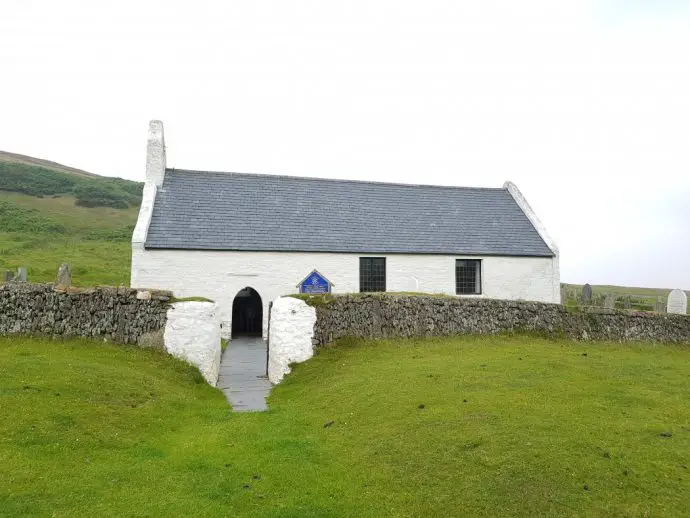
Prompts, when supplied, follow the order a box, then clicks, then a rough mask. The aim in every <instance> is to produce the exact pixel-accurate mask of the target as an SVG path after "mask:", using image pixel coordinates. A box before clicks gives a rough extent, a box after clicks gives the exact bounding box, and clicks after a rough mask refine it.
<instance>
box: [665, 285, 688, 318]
mask: <svg viewBox="0 0 690 518" xmlns="http://www.w3.org/2000/svg"><path fill="white" fill-rule="evenodd" d="M666 311H667V312H668V313H675V314H678V315H685V314H687V312H688V296H687V295H686V294H685V292H684V291H683V290H673V291H672V292H671V293H669V294H668V304H667V305H666Z"/></svg>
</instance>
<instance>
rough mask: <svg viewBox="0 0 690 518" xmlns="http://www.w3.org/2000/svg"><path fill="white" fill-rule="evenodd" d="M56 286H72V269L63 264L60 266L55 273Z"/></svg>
mask: <svg viewBox="0 0 690 518" xmlns="http://www.w3.org/2000/svg"><path fill="white" fill-rule="evenodd" d="M57 285H58V286H72V267H71V266H70V265H69V264H67V263H65V264H61V265H60V268H59V269H58V273H57Z"/></svg>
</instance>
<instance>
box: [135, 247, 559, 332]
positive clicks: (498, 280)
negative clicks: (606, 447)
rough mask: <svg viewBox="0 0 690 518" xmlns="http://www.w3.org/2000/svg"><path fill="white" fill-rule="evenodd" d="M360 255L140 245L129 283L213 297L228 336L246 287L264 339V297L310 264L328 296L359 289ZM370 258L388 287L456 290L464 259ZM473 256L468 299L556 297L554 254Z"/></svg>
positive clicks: (290, 284)
mask: <svg viewBox="0 0 690 518" xmlns="http://www.w3.org/2000/svg"><path fill="white" fill-rule="evenodd" d="M366 255H367V254H330V253H293V252H214V251H196V250H189V251H185V250H145V249H143V247H139V246H133V251H132V278H131V286H132V287H135V288H160V289H167V290H172V291H173V292H174V294H175V295H176V296H177V297H193V296H204V297H207V298H209V299H211V300H214V301H215V302H217V303H218V305H219V308H220V318H221V320H222V322H223V335H224V336H226V337H227V336H228V334H229V333H230V329H231V327H230V325H231V322H230V319H231V315H232V301H233V299H234V297H235V295H236V294H237V292H238V291H239V290H241V289H242V288H244V287H246V286H251V287H252V288H254V289H255V290H256V291H257V292H258V293H259V295H261V299H262V301H263V305H264V323H263V330H264V336H266V330H267V323H268V321H267V319H268V303H269V302H270V301H273V300H275V299H276V298H278V297H280V296H281V295H288V294H292V293H296V292H297V284H298V283H299V282H300V281H301V280H302V279H303V278H304V277H306V276H307V275H308V274H309V273H310V272H311V271H312V270H314V269H317V270H318V271H319V272H320V273H321V274H323V275H324V276H325V277H326V278H328V280H330V281H331V282H332V283H333V284H334V286H333V292H334V293H351V292H358V291H359V258H360V257H364V256H366ZM368 255H370V256H372V257H386V277H387V279H386V282H387V286H386V288H387V291H417V292H426V293H445V294H449V295H454V294H455V260H456V259H461V258H463V256H441V255H404V254H394V255H385V254H368ZM473 259H482V294H481V295H471V296H475V297H477V296H478V297H488V298H496V299H507V300H516V299H523V300H530V301H538V302H552V303H559V302H560V275H559V271H558V258H557V257H555V258H551V257H542V258H531V257H523V258H520V257H473Z"/></svg>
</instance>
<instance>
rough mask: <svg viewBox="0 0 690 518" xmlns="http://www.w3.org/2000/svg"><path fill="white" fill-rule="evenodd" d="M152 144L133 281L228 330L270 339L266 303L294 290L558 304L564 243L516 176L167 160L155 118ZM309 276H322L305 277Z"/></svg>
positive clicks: (135, 245) (135, 241)
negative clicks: (207, 311) (448, 176)
mask: <svg viewBox="0 0 690 518" xmlns="http://www.w3.org/2000/svg"><path fill="white" fill-rule="evenodd" d="M147 152H148V154H147V160H146V183H145V185H144V190H143V200H142V204H141V208H140V212H139V218H138V220H137V224H136V227H135V229H134V233H133V235H132V276H131V282H130V284H131V286H132V287H135V288H142V289H169V290H172V291H173V293H174V294H175V296H176V297H178V298H187V297H198V296H201V297H206V298H208V299H211V300H213V301H215V302H216V303H217V304H218V307H219V312H220V318H221V321H222V326H223V329H222V333H223V336H224V337H225V338H229V337H230V335H232V334H253V333H255V332H256V326H257V325H258V329H259V332H260V334H261V335H263V336H264V337H265V336H266V334H267V324H268V314H269V311H268V308H269V304H270V303H271V302H272V301H274V300H276V299H277V298H278V297H280V296H283V295H289V294H294V293H296V292H298V291H300V290H302V291H305V292H309V291H313V292H318V291H330V292H331V293H333V294H337V293H352V292H422V293H438V294H446V295H450V296H453V297H458V298H473V299H504V300H526V301H537V302H548V303H558V302H559V301H560V274H559V252H558V248H557V246H556V244H555V243H554V241H553V240H552V239H551V238H550V237H549V235H548V234H547V232H546V230H545V228H544V226H543V225H542V223H541V222H540V221H539V218H538V217H537V215H536V214H535V213H534V211H533V210H532V209H531V207H530V205H529V204H528V203H527V200H526V199H525V197H524V196H523V195H522V193H521V192H520V190H519V189H518V188H517V186H515V185H514V184H513V183H511V182H506V183H505V184H504V185H503V186H502V187H500V188H475V187H456V186H446V187H444V186H436V185H406V184H393V183H378V182H368V181H350V180H333V179H323V178H300V177H293V176H276V175H267V174H244V173H222V172H207V171H193V170H179V169H173V168H168V167H167V164H166V147H165V141H164V135H163V124H162V123H161V122H160V121H152V122H151V124H150V129H149V139H148V148H147ZM309 272H312V273H313V272H317V273H318V274H319V276H320V277H321V278H318V277H317V278H315V283H314V284H304V285H303V283H305V282H306V281H309V280H310V279H312V278H314V276H313V275H312V276H311V277H308V278H305V275H308V274H309ZM326 279H327V281H326ZM247 294H249V295H247ZM249 296H251V298H248V297H249ZM259 301H260V304H261V308H258V307H256V304H257V303H259ZM259 309H260V311H259ZM234 319H242V322H233V320H234ZM257 322H258V324H257Z"/></svg>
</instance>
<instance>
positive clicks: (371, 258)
mask: <svg viewBox="0 0 690 518" xmlns="http://www.w3.org/2000/svg"><path fill="white" fill-rule="evenodd" d="M377 260H379V261H382V262H383V289H366V290H365V289H363V282H362V281H363V279H364V273H363V269H362V266H363V264H366V263H368V269H369V271H368V277H369V278H368V282H369V286H371V285H372V284H373V283H372V280H371V278H372V277H373V274H372V267H373V266H374V262H375V261H377ZM386 262H387V261H386V258H385V257H381V256H362V257H360V258H359V292H360V293H385V291H386V288H387V285H388V278H387V277H388V276H387V269H386ZM369 286H367V288H368V287H369Z"/></svg>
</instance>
